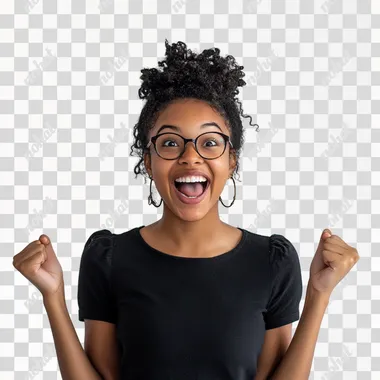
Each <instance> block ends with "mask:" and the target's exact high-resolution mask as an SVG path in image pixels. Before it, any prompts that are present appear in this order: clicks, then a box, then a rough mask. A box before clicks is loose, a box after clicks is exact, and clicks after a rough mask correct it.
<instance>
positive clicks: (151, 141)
mask: <svg viewBox="0 0 380 380" xmlns="http://www.w3.org/2000/svg"><path fill="white" fill-rule="evenodd" d="M208 133H217V134H218V135H220V136H222V137H223V139H224V149H223V152H222V153H221V154H220V155H219V156H217V157H214V158H207V157H203V156H202V155H201V154H200V153H199V152H198V148H197V141H198V139H199V137H201V136H203V135H206V134H208ZM162 135H177V136H179V137H181V138H182V139H183V141H184V144H183V150H182V152H181V153H180V154H179V156H178V157H176V158H165V157H162V156H160V155H159V153H158V152H157V147H156V141H157V139H158V138H159V137H160V136H162ZM188 142H192V143H194V148H195V150H196V151H197V153H198V154H199V155H200V156H201V157H202V158H203V159H205V160H215V159H216V158H219V157H220V156H222V155H223V154H224V152H225V151H226V147H227V142H228V143H229V144H230V145H231V148H233V145H232V142H231V139H230V136H227V135H226V134H224V133H222V132H205V133H202V134H200V135H199V136H197V137H196V138H195V139H187V138H185V137H183V136H181V135H179V134H178V133H174V132H164V133H159V134H158V135H156V136H153V137H151V139H150V141H149V143H148V145H147V146H146V148H145V149H146V150H149V147H150V146H151V145H152V144H153V146H154V150H155V151H156V153H157V155H158V156H159V157H161V158H162V159H164V160H169V161H172V160H178V158H180V157H181V156H182V155H183V153H184V152H185V150H186V144H187V143H188Z"/></svg>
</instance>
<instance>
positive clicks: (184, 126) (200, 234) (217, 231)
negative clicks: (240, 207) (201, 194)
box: [140, 98, 242, 258]
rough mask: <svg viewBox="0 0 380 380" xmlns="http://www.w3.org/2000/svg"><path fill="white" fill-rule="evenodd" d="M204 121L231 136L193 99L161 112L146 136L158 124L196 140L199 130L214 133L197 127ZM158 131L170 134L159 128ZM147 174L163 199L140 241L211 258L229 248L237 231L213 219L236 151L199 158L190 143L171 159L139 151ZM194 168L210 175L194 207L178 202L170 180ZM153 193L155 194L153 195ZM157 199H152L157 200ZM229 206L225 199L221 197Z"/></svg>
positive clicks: (177, 253)
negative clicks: (159, 214)
mask: <svg viewBox="0 0 380 380" xmlns="http://www.w3.org/2000/svg"><path fill="white" fill-rule="evenodd" d="M206 122H216V123H217V124H218V125H219V126H220V128H221V130H222V131H221V132H223V133H225V134H226V135H228V136H231V134H230V131H229V129H228V127H227V124H226V121H225V120H224V118H223V117H222V116H221V115H220V114H219V113H218V112H216V111H214V110H213V109H212V108H211V107H210V106H209V104H207V103H206V102H203V101H201V100H197V99H192V98H191V99H190V98H189V99H178V100H175V101H174V102H172V103H170V104H169V106H167V107H166V108H165V109H164V110H163V111H161V113H160V115H159V117H158V119H157V121H156V123H155V125H154V127H153V129H151V130H150V132H149V139H150V138H151V137H152V136H155V135H156V134H157V131H158V129H159V128H160V127H161V126H162V125H163V124H170V125H175V126H178V127H179V128H180V129H181V131H180V132H179V134H181V135H182V136H183V137H187V138H196V137H197V136H198V135H200V134H201V133H204V132H208V131H210V132H220V129H218V128H217V127H216V126H208V127H204V128H202V129H201V128H200V126H201V124H203V123H206ZM163 132H173V131H172V130H171V129H163V130H162V131H160V133H163ZM144 164H145V168H146V170H147V172H148V174H149V175H150V176H151V177H153V181H154V184H153V186H156V188H157V191H158V192H159V195H160V196H161V197H162V198H163V207H164V209H163V216H162V218H161V219H160V220H158V221H157V222H155V223H153V224H151V225H149V226H146V227H144V228H142V229H141V230H140V232H141V235H142V237H143V239H144V240H145V241H146V242H147V243H148V244H149V245H150V246H152V247H153V248H155V249H157V250H159V251H161V252H164V253H167V254H170V255H175V256H181V257H194V258H197V257H214V256H218V255H221V254H223V253H225V252H228V251H230V250H231V249H233V248H234V247H236V245H237V244H238V243H239V241H240V239H241V237H242V232H241V231H240V230H239V229H237V228H236V227H232V226H230V225H229V224H227V223H224V222H223V221H221V220H220V218H219V213H218V202H219V196H220V195H221V193H222V191H223V188H224V186H225V185H226V182H227V180H228V179H229V178H230V177H231V175H232V173H233V171H234V169H235V167H236V154H235V151H234V149H232V148H231V146H230V145H229V144H227V147H226V150H225V152H224V153H223V155H222V156H220V157H218V158H216V159H214V160H205V159H203V158H202V157H201V156H200V155H199V154H198V153H197V151H196V150H195V147H194V144H193V143H187V144H186V150H185V152H184V153H183V155H182V156H181V157H179V158H178V159H177V160H164V159H163V158H161V157H159V156H158V155H157V153H156V151H155V150H154V147H153V145H152V146H151V147H150V152H149V154H148V153H147V154H145V155H144ZM191 169H195V170H200V171H202V172H204V173H207V174H208V175H209V176H210V178H211V184H210V189H209V194H208V195H206V197H205V198H204V199H203V200H202V201H201V202H200V203H199V204H194V205H189V204H184V203H182V202H181V201H180V200H179V199H178V198H177V197H176V195H175V194H174V191H173V189H172V188H171V181H173V180H174V178H175V177H176V176H178V174H179V173H182V172H183V171H184V170H191ZM156 197H157V196H156ZM159 200H160V198H158V200H157V201H159ZM224 202H225V203H226V204H229V203H230V202H231V200H224Z"/></svg>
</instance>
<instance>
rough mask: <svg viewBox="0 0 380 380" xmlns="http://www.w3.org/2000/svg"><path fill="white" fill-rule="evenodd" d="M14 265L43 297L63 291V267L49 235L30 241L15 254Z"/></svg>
mask: <svg viewBox="0 0 380 380" xmlns="http://www.w3.org/2000/svg"><path fill="white" fill-rule="evenodd" d="M13 266H14V267H15V268H16V269H17V270H18V271H19V272H21V274H22V275H23V276H24V277H26V278H27V279H28V280H29V281H30V282H31V283H32V284H33V285H34V286H36V287H37V289H38V290H39V291H40V292H41V294H42V296H43V297H47V296H50V295H53V294H55V293H57V292H58V291H63V288H64V286H63V272H62V267H61V265H60V263H59V261H58V259H57V256H56V254H55V252H54V250H53V247H52V245H51V241H50V239H49V237H48V236H46V235H41V236H40V238H39V240H35V241H32V242H31V243H29V244H28V245H27V246H26V247H25V248H24V249H23V250H22V251H21V252H20V253H18V254H17V255H15V256H13Z"/></svg>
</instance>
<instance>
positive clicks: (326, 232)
mask: <svg viewBox="0 0 380 380" xmlns="http://www.w3.org/2000/svg"><path fill="white" fill-rule="evenodd" d="M331 235H332V234H331V231H330V230H329V229H328V228H325V229H324V230H323V231H322V234H321V238H320V239H319V244H318V248H317V251H320V250H323V243H324V241H325V239H327V238H329V237H330V236H331Z"/></svg>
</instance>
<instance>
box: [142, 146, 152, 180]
mask: <svg viewBox="0 0 380 380" xmlns="http://www.w3.org/2000/svg"><path fill="white" fill-rule="evenodd" d="M144 165H145V169H146V171H147V173H148V175H149V177H152V167H151V156H150V152H145V153H144Z"/></svg>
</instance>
